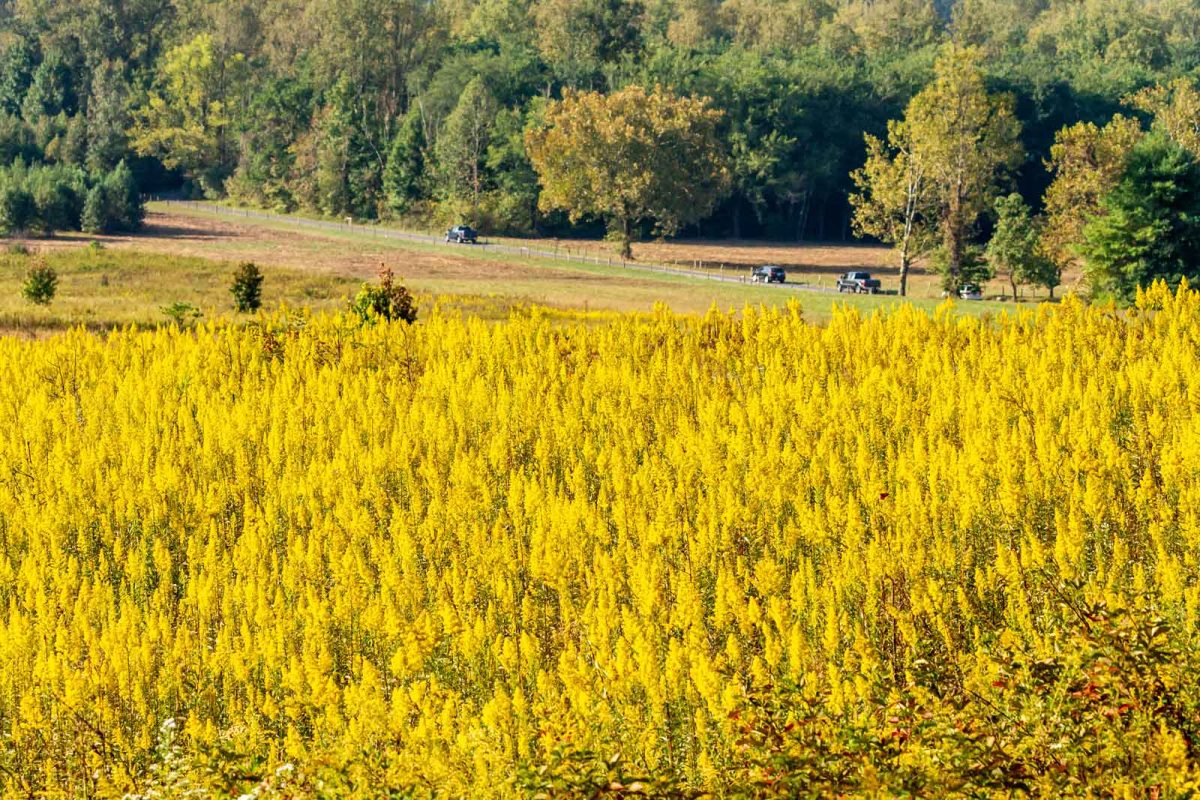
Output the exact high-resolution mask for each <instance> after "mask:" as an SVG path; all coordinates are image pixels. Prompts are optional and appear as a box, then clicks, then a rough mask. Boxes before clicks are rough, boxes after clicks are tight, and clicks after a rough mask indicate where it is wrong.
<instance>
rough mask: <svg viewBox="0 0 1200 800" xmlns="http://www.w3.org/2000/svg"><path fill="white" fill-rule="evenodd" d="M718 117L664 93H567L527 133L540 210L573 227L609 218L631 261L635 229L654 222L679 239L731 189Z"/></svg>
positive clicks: (697, 102)
mask: <svg viewBox="0 0 1200 800" xmlns="http://www.w3.org/2000/svg"><path fill="white" fill-rule="evenodd" d="M720 116H721V115H720V112H717V111H714V110H713V109H711V108H709V107H708V103H707V101H705V100H702V99H696V98H687V97H676V96H675V95H673V94H672V93H670V92H668V91H666V90H664V89H661V88H656V89H654V91H652V92H647V91H646V90H645V89H642V88H641V87H638V86H631V87H628V88H626V89H622V90H621V91H619V92H614V93H612V94H610V95H601V94H598V93H595V92H582V93H580V92H571V91H568V92H567V93H566V94H565V95H564V97H563V99H562V100H561V101H559V102H556V103H552V104H550V106H549V107H548V108H547V109H546V115H545V122H544V124H543V125H541V126H539V127H537V128H535V129H532V130H531V131H530V132H529V133H528V135H527V143H528V147H529V155H530V159H531V161H532V162H533V165H534V168H535V169H536V170H537V173H538V177H539V180H540V181H541V186H542V194H541V199H540V200H539V205H540V206H541V208H542V209H544V210H552V209H562V210H565V211H567V212H568V213H569V214H570V215H571V218H572V219H573V220H578V219H581V218H583V217H585V216H589V215H593V216H598V217H602V218H603V219H605V220H607V222H608V224H609V231H610V234H612V235H613V236H614V238H616V239H617V240H618V242H619V244H620V252H621V254H622V256H623V257H625V258H629V257H631V255H632V248H631V242H632V240H633V229H634V226H635V225H637V224H639V223H641V222H643V221H649V222H653V223H654V225H655V227H656V229H657V230H658V231H659V232H661V233H664V234H671V233H674V232H675V231H676V230H678V228H679V227H680V226H681V225H684V224H687V223H690V222H694V221H695V220H698V219H700V218H702V217H704V216H705V215H706V214H708V213H709V212H710V211H711V210H712V208H713V206H714V205H715V204H716V203H717V202H718V200H720V198H721V197H723V196H724V195H725V194H726V192H727V191H728V188H729V169H728V166H727V164H726V157H725V154H724V151H723V148H722V146H721V142H720V140H719V138H718V137H717V123H718V121H719V120H720Z"/></svg>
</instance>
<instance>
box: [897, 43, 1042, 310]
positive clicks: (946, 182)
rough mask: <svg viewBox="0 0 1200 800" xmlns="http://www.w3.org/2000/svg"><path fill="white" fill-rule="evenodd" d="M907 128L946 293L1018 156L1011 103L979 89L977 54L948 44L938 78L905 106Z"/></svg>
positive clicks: (959, 278) (956, 283) (959, 277)
mask: <svg viewBox="0 0 1200 800" xmlns="http://www.w3.org/2000/svg"><path fill="white" fill-rule="evenodd" d="M905 123H906V125H907V126H908V135H909V137H910V139H911V142H912V151H913V158H914V159H916V160H917V162H918V163H920V164H921V166H922V169H923V170H924V172H925V175H926V176H927V178H928V180H929V181H930V183H931V186H932V188H933V195H932V196H933V198H934V202H935V203H936V204H937V208H938V212H939V216H940V226H941V238H942V248H943V249H944V251H945V260H944V262H943V263H944V265H945V272H944V274H943V283H944V285H945V288H946V289H947V290H949V291H951V292H954V291H957V290H958V288H959V287H960V286H961V285H962V283H963V265H964V254H965V252H966V248H967V246H968V245H969V244H970V240H971V234H972V230H973V228H974V225H975V223H976V221H977V220H978V218H979V216H980V215H981V214H983V213H984V212H985V211H987V210H988V209H989V208H990V207H991V203H992V199H993V198H994V197H995V196H996V193H997V191H998V189H999V179H1000V178H1001V176H1003V175H1004V174H1005V173H1007V172H1009V171H1011V170H1013V169H1015V168H1016V167H1017V166H1018V165H1019V164H1020V163H1021V160H1022V157H1023V155H1024V153H1023V150H1022V149H1021V146H1020V143H1019V142H1018V140H1017V135H1018V133H1019V132H1020V123H1019V122H1018V121H1017V118H1016V116H1015V113H1014V105H1013V99H1012V98H1011V97H1009V96H1007V95H993V94H990V93H989V92H988V91H987V88H986V86H985V85H984V79H983V72H982V63H981V54H980V52H979V51H978V50H976V49H974V48H960V47H956V46H953V45H950V46H947V48H946V49H945V50H943V52H942V55H941V56H940V57H939V58H938V61H937V65H936V75H935V77H934V80H933V82H932V83H930V84H929V85H928V86H926V87H925V88H924V89H923V90H921V92H920V93H918V94H917V96H916V97H914V98H913V99H912V101H911V102H910V103H909V105H908V108H907V110H906V112H905Z"/></svg>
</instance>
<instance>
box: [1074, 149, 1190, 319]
mask: <svg viewBox="0 0 1200 800" xmlns="http://www.w3.org/2000/svg"><path fill="white" fill-rule="evenodd" d="M1102 208H1103V211H1104V213H1103V215H1102V216H1099V217H1096V218H1094V219H1093V220H1092V221H1091V222H1090V223H1088V225H1086V226H1085V227H1084V230H1083V238H1084V242H1083V247H1082V252H1083V255H1084V266H1085V270H1086V272H1087V276H1088V279H1089V281H1090V282H1091V284H1092V288H1093V290H1094V291H1095V292H1096V293H1097V294H1099V295H1107V296H1112V297H1114V298H1116V299H1117V300H1120V301H1122V302H1130V301H1132V300H1133V299H1134V297H1135V296H1136V294H1137V290H1138V288H1139V287H1145V286H1149V285H1150V284H1151V283H1152V282H1154V281H1155V280H1160V279H1161V280H1164V281H1166V282H1167V284H1169V285H1171V286H1177V285H1178V284H1179V283H1180V281H1182V280H1183V279H1185V278H1186V279H1188V280H1189V281H1191V282H1193V283H1194V282H1196V281H1197V279H1198V278H1200V163H1198V162H1197V160H1196V157H1195V156H1193V155H1192V154H1191V153H1190V152H1189V151H1188V150H1186V149H1184V147H1182V146H1181V145H1180V144H1178V143H1177V142H1175V141H1173V140H1171V139H1169V138H1167V137H1166V136H1164V135H1162V134H1158V133H1154V134H1150V135H1148V136H1147V137H1146V138H1145V139H1143V140H1142V141H1141V142H1139V143H1138V145H1137V146H1136V147H1134V149H1133V151H1132V152H1131V153H1130V155H1129V160H1128V163H1127V166H1126V169H1125V174H1124V176H1123V177H1122V178H1121V180H1120V181H1118V182H1117V185H1116V186H1115V187H1114V188H1113V190H1112V191H1111V192H1110V193H1109V195H1108V196H1107V197H1106V198H1105V199H1104V202H1103V203H1102Z"/></svg>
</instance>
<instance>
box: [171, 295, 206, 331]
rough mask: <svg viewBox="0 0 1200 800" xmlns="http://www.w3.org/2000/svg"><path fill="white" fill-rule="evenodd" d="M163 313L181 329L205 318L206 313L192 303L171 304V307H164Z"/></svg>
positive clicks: (177, 302)
mask: <svg viewBox="0 0 1200 800" xmlns="http://www.w3.org/2000/svg"><path fill="white" fill-rule="evenodd" d="M162 313H164V314H166V315H167V318H168V319H170V320H171V321H172V322H174V323H175V324H176V325H178V326H179V327H181V328H182V327H184V326H185V325H187V324H189V323H192V322H195V321H196V320H198V319H200V317H202V316H204V312H202V311H201V310H200V309H198V308H196V307H195V306H194V305H192V304H191V303H182V302H179V301H176V302H174V303H171V305H169V306H163V307H162Z"/></svg>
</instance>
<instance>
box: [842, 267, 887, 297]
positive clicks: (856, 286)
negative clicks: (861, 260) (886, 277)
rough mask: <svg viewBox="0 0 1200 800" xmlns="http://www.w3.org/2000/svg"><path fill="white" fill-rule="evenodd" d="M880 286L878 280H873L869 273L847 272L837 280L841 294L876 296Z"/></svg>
mask: <svg viewBox="0 0 1200 800" xmlns="http://www.w3.org/2000/svg"><path fill="white" fill-rule="evenodd" d="M880 286H881V284H880V283H879V281H878V279H876V278H872V277H871V273H869V272H846V273H843V274H842V276H841V277H840V278H838V279H837V290H838V291H839V292H853V293H856V294H875V293H877V292H878V291H879V287H880Z"/></svg>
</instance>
